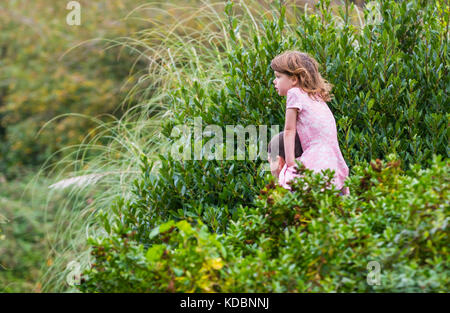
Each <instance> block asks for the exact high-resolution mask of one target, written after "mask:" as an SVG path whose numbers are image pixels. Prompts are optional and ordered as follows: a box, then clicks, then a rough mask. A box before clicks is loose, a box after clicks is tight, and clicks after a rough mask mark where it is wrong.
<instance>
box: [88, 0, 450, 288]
mask: <svg viewBox="0 0 450 313" xmlns="http://www.w3.org/2000/svg"><path fill="white" fill-rule="evenodd" d="M380 3H381V4H380V12H381V16H380V21H379V22H378V23H375V24H366V25H362V27H361V29H359V28H358V27H356V26H353V25H349V24H345V23H344V24H343V25H341V24H338V23H337V22H336V21H337V20H336V18H335V16H333V14H332V13H331V10H329V4H330V3H329V1H323V2H321V3H319V4H318V5H317V7H316V8H317V10H318V12H317V13H311V14H309V15H306V14H305V15H303V13H302V14H301V15H300V16H299V17H300V18H299V21H298V23H297V24H296V26H295V28H294V27H292V26H290V25H289V24H288V23H287V21H286V19H285V13H286V12H285V7H281V8H280V13H281V15H280V17H279V18H274V20H269V19H266V18H264V19H263V20H262V23H261V25H260V29H261V33H258V32H255V33H254V34H253V36H250V37H249V38H250V40H248V41H243V40H242V37H241V36H240V33H239V27H240V26H241V25H238V20H237V19H236V18H235V17H233V15H232V3H231V2H228V4H227V6H226V13H227V16H228V18H229V21H230V33H229V36H230V39H231V40H232V42H233V45H232V48H231V50H230V51H228V52H227V56H228V71H229V72H228V74H227V75H226V77H225V84H224V88H223V89H219V90H204V89H203V88H202V87H200V85H199V84H194V86H193V87H192V88H186V87H184V86H180V88H179V89H177V90H175V91H174V92H173V94H172V98H171V106H172V107H171V109H172V112H173V117H172V118H170V119H168V120H167V121H166V122H165V124H164V125H163V135H164V136H165V137H166V138H167V139H168V140H169V142H172V143H174V142H175V139H174V138H171V136H170V135H171V132H172V129H173V127H175V126H177V125H188V126H191V125H192V122H193V120H194V118H195V117H201V118H202V123H203V124H202V127H203V126H204V125H210V124H215V125H220V126H221V127H222V128H223V131H224V133H225V131H226V130H225V125H230V124H232V125H236V124H239V125H242V126H243V127H246V126H247V125H283V120H284V110H283V108H284V104H283V102H282V99H279V98H277V96H276V94H275V92H274V91H273V89H272V88H271V85H272V79H273V73H272V71H271V69H270V66H269V64H270V60H271V59H272V58H273V57H274V56H275V55H277V54H278V53H280V52H282V51H284V50H287V49H297V50H302V51H306V52H308V53H310V54H312V55H313V56H314V57H316V59H317V60H318V61H319V63H320V64H322V65H323V69H322V72H323V73H324V76H325V77H326V78H327V79H328V80H329V81H330V82H331V83H332V84H333V85H334V86H335V87H334V94H335V98H334V99H333V100H332V101H331V102H330V109H331V110H332V111H333V113H334V116H335V118H336V122H337V126H338V134H339V141H340V146H341V149H342V152H343V155H344V158H345V159H346V161H347V162H348V164H349V167H350V170H351V174H350V177H349V179H348V183H347V184H348V186H349V187H350V191H351V195H350V196H349V197H344V198H341V197H339V196H338V195H337V194H338V192H337V191H336V190H335V189H334V188H332V189H324V187H326V186H327V182H328V183H329V181H330V180H331V177H332V173H331V172H330V171H326V173H325V174H326V175H325V177H321V176H320V175H319V174H317V175H313V174H312V173H311V172H310V171H308V170H305V174H306V177H305V178H302V179H297V181H296V183H294V184H293V188H294V192H293V193H290V192H289V191H286V190H284V189H282V188H280V187H276V186H275V185H274V183H273V181H272V182H271V181H270V178H269V177H268V176H267V175H265V173H264V171H263V170H262V169H261V167H260V165H261V164H262V163H263V162H265V160H256V161H250V160H243V161H230V160H206V159H202V160H195V161H188V160H184V161H182V160H177V159H174V158H172V157H171V156H170V155H169V154H168V153H162V154H160V161H161V167H160V169H159V173H158V174H157V175H155V174H152V168H153V166H154V164H153V163H150V162H148V160H147V157H146V156H142V176H141V178H140V179H137V180H136V181H135V186H134V187H135V189H134V195H135V197H134V199H132V200H130V201H126V202H125V201H124V200H123V199H120V198H119V199H118V201H117V203H116V204H114V205H113V206H112V207H111V210H110V212H104V213H102V214H101V215H100V217H101V220H102V221H103V225H104V228H105V234H104V235H102V236H99V237H97V238H90V244H91V245H92V246H94V247H95V249H94V250H93V252H94V256H95V266H94V267H92V268H87V269H85V271H84V278H83V279H84V280H83V282H82V283H81V285H80V286H79V288H80V290H82V291H103V292H116V291H159V292H164V291H222V292H243V291H245V292H267V291H275V292H298V291H445V290H446V288H448V259H447V250H446V249H447V248H446V245H445V238H446V234H447V232H448V228H447V222H448V218H447V215H448V214H447V211H446V208H447V207H448V201H449V197H448V178H447V177H448V164H447V161H446V160H447V159H446V157H447V156H448V154H447V151H448V150H447V149H448V148H447V142H448V136H447V135H448V130H447V127H446V126H447V121H448V117H449V115H448V113H447V111H448V86H449V85H450V84H449V82H448V65H447V64H448V54H447V42H448V36H447V33H446V29H447V24H446V21H447V20H448V9H446V8H443V7H442V4H441V5H434V4H431V3H428V2H426V3H425V2H423V1H410V2H408V3H406V2H401V3H396V2H393V1H381V2H380ZM365 14H367V12H366V13H365ZM344 20H346V18H345V16H344ZM286 28H288V30H289V31H286ZM202 129H203V128H202ZM190 140H191V144H192V146H193V145H194V143H195V139H194V138H190ZM207 140H208V139H207V138H205V137H203V141H202V143H205V142H206V141H207ZM246 145H247V146H248V142H246ZM225 151H226V150H225ZM390 154H392V155H391V156H389V155H390ZM393 155H395V156H396V157H393ZM385 156H389V157H388V158H387V160H386V161H381V160H384V159H385ZM374 159H377V160H376V161H372V160H374ZM380 159H381V160H380ZM400 160H401V161H400ZM430 160H432V162H430ZM368 161H370V163H369V162H368ZM421 168H424V169H421ZM305 183H307V184H308V186H309V187H308V188H309V189H307V190H303V187H304V186H305V185H304V184H305ZM264 186H267V187H266V188H264ZM182 220H185V221H189V222H190V223H192V226H190V227H188V226H187V225H188V224H186V222H180V221H182ZM179 223H181V224H179ZM175 225H177V226H175ZM180 225H183V226H181V227H182V228H184V230H183V229H181V230H180ZM169 226H174V228H173V229H172V232H170V233H167V232H162V233H159V231H158V227H162V228H163V229H166V230H167V229H171V228H168V227H169ZM191 228H192V229H193V231H192V229H191ZM201 236H203V237H204V238H210V241H211V242H210V243H205V242H203V241H202V239H200V237H201ZM186 238H188V239H186ZM186 240H187V241H186ZM177 242H178V245H177V244H176V243H177ZM216 243H217V244H216ZM99 249H100V250H101V251H100V250H99ZM164 251H166V252H164ZM99 253H100V254H101V255H98V254H99ZM191 257H192V258H193V259H196V260H197V261H196V262H194V263H192V262H191V263H189V262H183V260H190V259H191ZM211 260H215V261H214V262H216V263H214V262H213V261H211ZM370 261H376V262H378V263H379V264H380V265H381V285H374V286H371V285H369V284H368V283H367V281H366V278H367V275H368V271H367V265H368V263H369V262H370ZM212 264H215V266H213V265H212ZM211 267H212V268H213V269H211ZM204 268H206V270H205V271H206V272H205V271H204V272H203V273H202V275H199V274H198V273H199V272H200V271H201V270H202V269H204ZM205 273H206V274H205ZM203 275H209V276H208V277H209V278H208V279H206V278H204V277H203ZM206 282H209V283H206Z"/></svg>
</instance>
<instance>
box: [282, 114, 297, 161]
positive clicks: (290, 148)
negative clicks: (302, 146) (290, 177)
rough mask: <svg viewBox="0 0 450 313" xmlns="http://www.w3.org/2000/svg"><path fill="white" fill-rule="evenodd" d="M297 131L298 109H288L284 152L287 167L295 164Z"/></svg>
mask: <svg viewBox="0 0 450 313" xmlns="http://www.w3.org/2000/svg"><path fill="white" fill-rule="evenodd" d="M296 131H297V109H295V108H292V109H291V108H289V109H286V122H285V125H284V134H283V140H284V154H285V156H286V160H285V161H286V165H287V167H290V166H295V150H294V149H295V132H296Z"/></svg>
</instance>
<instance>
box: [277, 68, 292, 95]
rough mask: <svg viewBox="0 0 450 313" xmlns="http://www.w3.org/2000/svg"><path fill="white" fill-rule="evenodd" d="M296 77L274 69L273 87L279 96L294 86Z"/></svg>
mask: <svg viewBox="0 0 450 313" xmlns="http://www.w3.org/2000/svg"><path fill="white" fill-rule="evenodd" d="M296 83H297V79H296V78H295V77H291V76H288V75H286V74H283V73H280V72H277V71H275V79H274V80H273V84H274V87H275V89H276V91H277V92H278V94H279V95H280V96H286V95H287V92H288V90H289V89H291V88H292V87H295V85H296Z"/></svg>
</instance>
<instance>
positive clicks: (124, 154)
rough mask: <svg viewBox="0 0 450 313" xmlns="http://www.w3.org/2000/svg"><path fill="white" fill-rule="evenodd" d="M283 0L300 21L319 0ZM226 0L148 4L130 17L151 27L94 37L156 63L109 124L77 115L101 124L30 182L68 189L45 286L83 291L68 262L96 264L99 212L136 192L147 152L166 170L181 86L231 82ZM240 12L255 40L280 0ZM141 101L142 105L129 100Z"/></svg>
mask: <svg viewBox="0 0 450 313" xmlns="http://www.w3.org/2000/svg"><path fill="white" fill-rule="evenodd" d="M282 2H283V3H284V4H285V5H288V6H289V5H291V8H292V10H290V11H287V17H288V19H290V20H292V21H295V20H296V14H298V11H299V10H301V11H300V12H302V14H303V12H304V14H307V12H308V10H310V9H312V6H311V5H310V6H309V7H308V6H306V7H305V6H304V4H305V3H307V2H311V1H282ZM225 4H226V2H224V1H217V2H214V3H212V2H209V1H177V2H176V3H167V2H164V3H163V2H160V1H158V2H150V3H146V4H144V5H141V6H139V7H136V8H135V9H134V10H132V11H131V12H128V14H126V16H124V19H139V20H141V21H144V22H148V25H149V26H148V28H146V29H142V30H141V31H139V32H138V33H134V34H130V36H128V37H120V38H114V39H106V38H95V39H94V40H103V41H105V42H107V43H109V46H108V47H107V49H109V48H112V47H116V46H120V47H122V48H123V49H130V50H132V51H134V52H136V53H137V58H136V62H138V61H139V60H145V61H146V62H147V63H148V67H147V70H146V71H145V72H133V69H130V76H129V80H128V81H127V82H124V85H128V84H129V83H130V82H132V83H133V84H134V85H133V87H132V88H131V90H129V91H128V93H127V95H126V96H125V97H124V99H123V102H122V105H123V106H124V107H125V108H126V113H125V114H124V115H123V116H122V117H121V118H120V119H118V120H117V119H116V120H113V121H112V122H103V121H102V120H101V119H100V118H95V117H89V116H82V115H79V114H71V115H73V116H79V117H80V118H89V119H92V120H93V121H95V122H96V123H97V124H98V127H97V128H96V129H95V136H94V137H90V136H89V134H87V135H86V137H85V139H84V140H83V142H82V143H81V144H79V145H75V146H70V147H66V148H64V149H68V150H70V151H71V152H70V153H69V154H68V155H67V157H65V158H63V159H61V160H59V161H58V162H56V163H51V164H47V163H46V164H44V165H43V166H42V167H41V169H40V171H39V172H38V174H37V175H36V176H35V180H34V181H32V182H31V183H30V185H31V186H32V184H33V183H35V184H36V183H37V182H38V181H39V179H38V178H39V177H40V176H42V175H47V176H48V177H51V178H52V181H53V182H52V184H51V185H50V186H49V187H51V188H49V194H48V199H52V198H53V197H55V196H56V195H57V194H60V193H64V194H65V195H66V196H65V198H64V199H65V200H64V201H62V202H61V204H60V207H59V209H58V213H57V216H56V220H57V223H56V228H55V229H54V230H53V231H54V232H55V233H54V235H53V236H52V238H54V239H53V240H52V242H50V245H51V252H50V254H51V255H52V259H53V260H54V261H53V263H52V264H51V266H49V267H46V270H45V271H44V272H45V273H44V275H43V277H42V291H50V292H58V291H75V289H73V288H70V287H69V285H68V284H67V282H66V278H67V275H68V274H69V272H70V271H71V269H70V268H67V265H68V264H69V262H71V261H77V262H79V263H80V265H81V267H85V266H86V265H87V264H88V263H89V254H90V251H89V250H88V248H87V245H86V238H87V237H88V236H92V235H95V234H98V233H99V232H101V230H100V229H99V228H98V227H97V224H96V221H95V213H96V212H99V211H100V210H108V209H109V208H110V206H111V204H112V203H113V202H114V201H115V200H116V199H117V197H122V198H124V199H130V197H132V194H131V187H132V181H133V180H134V179H135V178H136V177H137V176H138V175H139V173H140V171H139V165H140V162H139V160H140V156H141V155H142V154H145V155H147V156H148V157H150V159H152V160H154V161H155V162H156V163H155V164H156V166H155V167H154V169H153V170H154V171H155V172H157V171H158V162H157V161H158V158H157V155H158V153H159V152H162V151H164V150H165V149H167V148H168V143H167V140H165V138H163V137H162V136H161V134H160V126H161V121H163V120H164V119H166V118H169V117H170V116H171V115H172V114H173V112H172V111H171V110H170V108H169V106H168V103H169V102H168V101H169V95H170V93H171V92H172V91H174V90H175V89H177V88H180V87H181V86H185V87H187V88H189V87H190V86H192V85H193V83H194V82H195V81H196V82H198V83H199V84H200V85H201V86H202V87H203V88H206V89H211V88H219V89H220V88H222V87H223V85H224V79H223V77H224V76H225V75H226V73H227V72H228V69H227V61H226V55H227V52H228V51H229V50H230V49H231V48H232V47H230V44H231V43H230V42H229V39H228V35H227V34H228V29H229V22H230V21H229V20H228V19H227V17H226V15H225V13H224V7H225ZM234 10H235V12H234V15H235V16H238V17H239V18H238V21H239V25H240V27H239V33H238V34H237V36H238V38H240V39H241V41H242V42H243V43H245V42H251V41H252V38H253V36H264V33H263V32H262V29H261V25H260V24H259V22H258V21H259V20H260V19H261V16H263V15H267V14H269V15H270V14H275V15H276V14H277V11H278V10H279V2H278V1H274V2H272V3H268V2H267V1H261V0H260V1H257V0H246V1H235V5H234ZM291 24H292V25H286V27H285V29H286V30H287V31H295V30H294V28H295V22H293V23H291ZM244 45H245V44H244ZM76 49H82V45H81V46H78V47H76V48H73V49H72V50H71V51H68V52H67V53H66V55H65V56H64V57H70V53H76ZM119 60H120V59H119ZM261 83H262V84H268V83H269V82H261ZM136 100H138V104H137V105H134V106H129V104H130V103H132V102H135V101H136ZM51 122H52V121H49V122H48V123H51ZM44 127H45V126H44ZM87 138H92V139H89V141H88V140H87ZM105 141H106V142H107V144H104V143H103V142H105ZM45 266H46V265H45Z"/></svg>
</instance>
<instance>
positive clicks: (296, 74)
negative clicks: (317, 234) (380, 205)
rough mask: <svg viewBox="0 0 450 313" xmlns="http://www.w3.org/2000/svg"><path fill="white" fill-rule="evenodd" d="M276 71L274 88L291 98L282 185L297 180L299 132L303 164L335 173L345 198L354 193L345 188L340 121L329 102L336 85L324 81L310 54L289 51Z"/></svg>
mask: <svg viewBox="0 0 450 313" xmlns="http://www.w3.org/2000/svg"><path fill="white" fill-rule="evenodd" d="M270 66H271V68H272V69H273V70H274V72H275V80H274V82H273V83H274V86H275V89H276V90H277V92H278V94H279V95H281V96H287V99H286V121H285V126H284V142H285V156H286V163H285V165H284V167H283V168H282V170H281V172H280V173H279V180H278V183H279V184H280V185H281V186H283V187H284V188H286V189H289V190H291V188H290V186H289V185H288V184H287V182H289V181H290V180H292V179H293V178H294V177H296V176H299V175H298V174H296V173H295V168H296V164H295V160H296V159H295V158H294V138H295V132H297V133H298V135H299V137H300V141H301V145H302V149H303V154H302V155H301V157H299V158H297V160H299V161H300V162H301V163H303V165H304V166H305V167H306V168H308V169H311V170H313V171H314V172H316V173H320V172H321V170H323V169H326V168H329V169H333V170H334V171H335V175H334V178H333V180H332V183H333V184H334V185H335V186H336V188H337V189H338V190H341V193H340V194H341V195H348V194H350V191H349V188H348V187H345V188H343V186H344V181H345V179H346V178H347V177H348V174H349V170H348V166H347V164H346V163H345V160H344V158H343V156H342V153H341V150H340V149H339V143H338V139H337V130H336V121H335V119H334V116H333V113H332V112H331V111H330V109H329V108H328V105H327V104H326V103H325V101H330V100H331V98H330V96H331V94H330V91H331V88H332V85H331V84H329V83H328V82H327V81H326V80H325V79H323V78H322V76H321V75H320V73H319V71H318V63H317V61H316V60H315V59H314V58H312V57H311V56H309V55H308V54H307V53H302V52H298V51H286V52H284V53H282V54H280V55H278V56H276V57H275V58H274V59H273V60H272V62H271V64H270Z"/></svg>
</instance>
